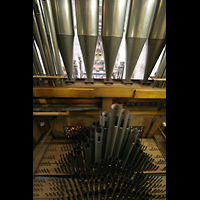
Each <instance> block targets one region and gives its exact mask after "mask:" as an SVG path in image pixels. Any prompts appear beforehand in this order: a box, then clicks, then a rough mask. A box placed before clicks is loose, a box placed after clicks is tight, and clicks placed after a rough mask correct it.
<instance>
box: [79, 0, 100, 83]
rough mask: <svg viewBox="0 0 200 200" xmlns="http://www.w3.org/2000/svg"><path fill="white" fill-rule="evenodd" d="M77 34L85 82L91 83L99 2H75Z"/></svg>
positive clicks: (80, 0)
mask: <svg viewBox="0 0 200 200" xmlns="http://www.w3.org/2000/svg"><path fill="white" fill-rule="evenodd" d="M75 3H76V21H77V33H78V38H79V42H80V46H81V50H82V54H83V61H84V64H85V70H86V74H87V80H86V83H87V82H92V71H93V64H94V56H95V50H96V43H97V38H98V31H99V30H98V27H99V0H76V1H75Z"/></svg>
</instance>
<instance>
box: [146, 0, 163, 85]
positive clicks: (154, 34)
mask: <svg viewBox="0 0 200 200" xmlns="http://www.w3.org/2000/svg"><path fill="white" fill-rule="evenodd" d="M147 43H148V44H147V58H146V64H145V65H146V66H145V71H144V79H143V80H144V82H146V81H147V80H148V77H149V75H150V73H151V71H152V69H153V67H154V66H155V64H156V62H157V60H158V57H159V56H160V53H161V51H162V50H163V48H164V46H165V43H166V0H158V3H157V5H156V9H155V12H154V17H153V20H152V24H151V28H150V32H149V36H148V40H147Z"/></svg>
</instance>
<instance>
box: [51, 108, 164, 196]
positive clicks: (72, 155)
mask: <svg viewBox="0 0 200 200" xmlns="http://www.w3.org/2000/svg"><path fill="white" fill-rule="evenodd" d="M120 109H121V113H120V112H119V111H120ZM115 110H117V113H116V112H115ZM102 116H103V117H102ZM104 116H105V117H104ZM100 118H101V119H100V123H99V122H94V123H93V125H92V126H91V127H90V129H88V128H87V129H82V131H81V134H77V135H76V134H73V135H72V136H71V138H70V139H72V141H73V150H71V151H68V152H67V153H63V154H61V155H60V159H59V160H58V162H56V164H57V168H54V170H55V172H56V173H58V174H59V173H60V174H61V173H62V174H63V173H64V174H66V175H71V176H72V177H73V178H74V179H76V180H77V184H78V185H79V189H80V190H78V189H77V193H73V191H74V190H73V189H72V188H71V189H67V192H68V195H69V198H71V199H74V198H75V199H79V198H80V196H81V195H82V198H84V199H164V198H166V197H165V195H164V194H162V193H163V192H164V191H165V190H164V189H162V187H164V185H162V184H160V182H161V181H162V177H159V176H154V175H150V173H143V171H152V170H157V169H158V166H157V165H155V164H153V161H154V159H152V158H151V156H152V155H150V154H147V153H145V152H144V150H145V149H146V147H145V146H143V145H141V144H140V140H139V135H138V130H137V128H135V129H130V124H131V121H132V118H133V117H132V115H130V112H129V111H128V110H127V109H122V106H121V105H120V104H113V105H112V107H111V113H110V112H102V113H101V114H100ZM105 118H106V119H105ZM105 122H106V123H105ZM103 123H104V125H103ZM105 124H106V125H105ZM110 125H112V126H113V127H114V130H113V129H110ZM123 129H124V131H123ZM107 130H108V131H107ZM109 134H111V135H112V138H113V140H114V142H113V141H112V140H108V138H109ZM114 134H115V136H116V137H115V136H114ZM119 134H122V135H123V137H122V136H121V135H119ZM117 137H120V141H119V138H117ZM124 137H125V138H124ZM98 143H100V145H98ZM113 143H114V144H113ZM115 143H117V147H118V148H119V149H120V147H121V146H123V147H122V149H121V151H120V150H118V151H117V152H118V154H117V155H116V152H114V149H115V148H116V146H115ZM119 145H121V146H119ZM102 146H103V148H102ZM110 146H113V147H112V149H111V150H112V152H111V151H110ZM108 151H110V152H111V153H110V152H109V153H107V152H108ZM106 153H107V155H108V156H105V154H106ZM97 157H98V158H97ZM73 178H72V180H73ZM75 187H76V186H75ZM153 187H154V189H152V188H153ZM155 187H156V188H155ZM155 192H159V195H157V194H155ZM77 195H78V196H77Z"/></svg>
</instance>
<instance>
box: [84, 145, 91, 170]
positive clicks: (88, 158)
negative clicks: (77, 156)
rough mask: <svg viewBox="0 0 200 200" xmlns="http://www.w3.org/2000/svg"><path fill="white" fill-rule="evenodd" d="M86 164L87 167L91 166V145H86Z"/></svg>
mask: <svg viewBox="0 0 200 200" xmlns="http://www.w3.org/2000/svg"><path fill="white" fill-rule="evenodd" d="M84 150H85V164H86V166H87V167H89V166H90V165H91V145H90V143H85V146H84Z"/></svg>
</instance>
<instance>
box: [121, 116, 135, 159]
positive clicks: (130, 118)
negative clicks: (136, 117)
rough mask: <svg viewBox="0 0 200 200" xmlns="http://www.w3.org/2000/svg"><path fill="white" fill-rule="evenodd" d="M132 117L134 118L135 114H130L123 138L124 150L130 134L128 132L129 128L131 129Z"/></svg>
mask: <svg viewBox="0 0 200 200" xmlns="http://www.w3.org/2000/svg"><path fill="white" fill-rule="evenodd" d="M132 119H133V115H131V114H129V117H128V122H127V126H126V129H125V133H124V138H123V141H122V147H121V149H122V151H123V150H124V145H125V143H126V140H127V136H128V132H129V129H130V125H131V121H132ZM120 157H121V155H120Z"/></svg>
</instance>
